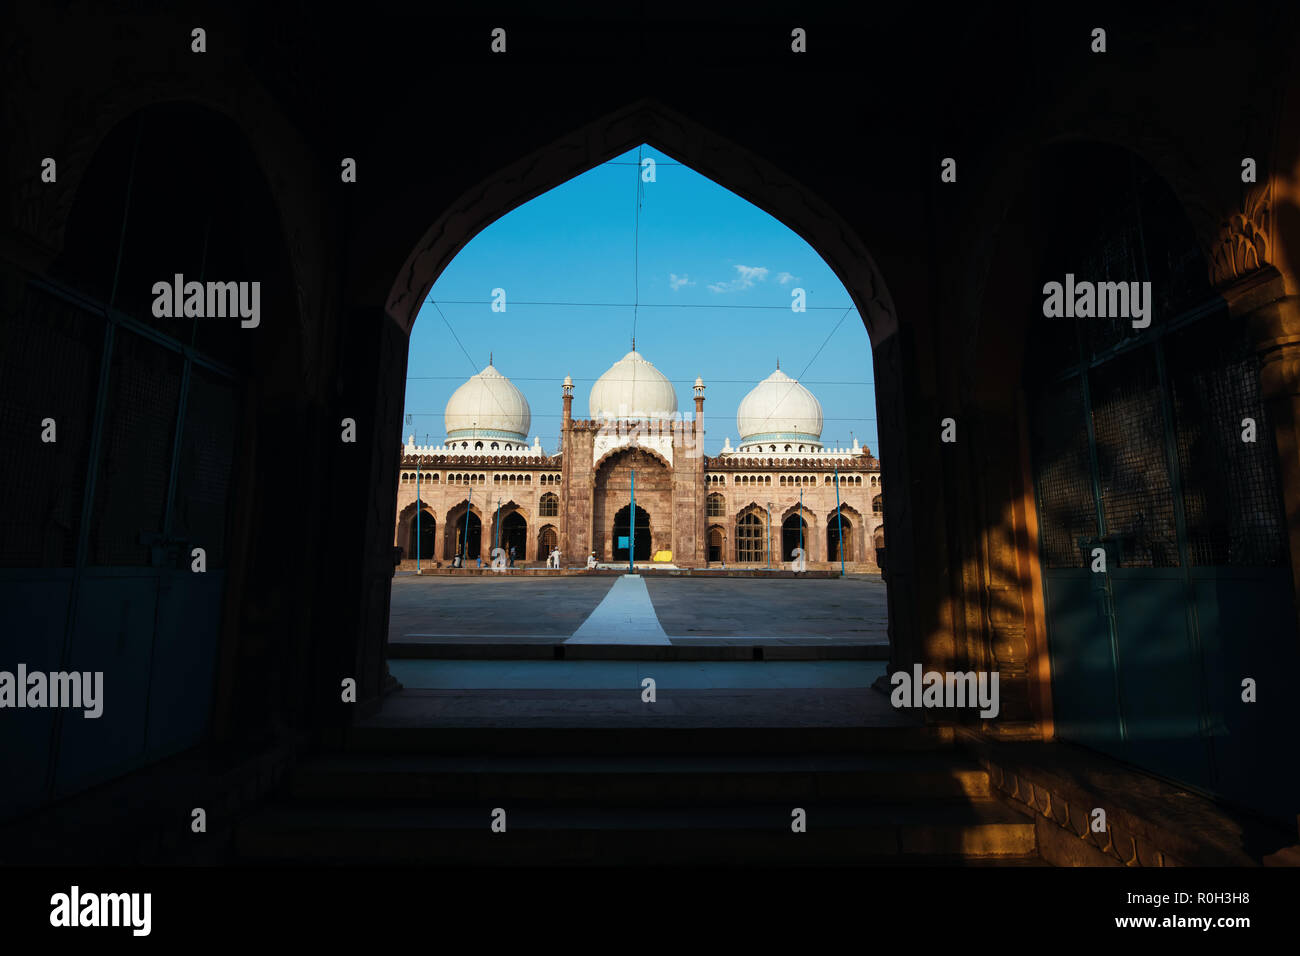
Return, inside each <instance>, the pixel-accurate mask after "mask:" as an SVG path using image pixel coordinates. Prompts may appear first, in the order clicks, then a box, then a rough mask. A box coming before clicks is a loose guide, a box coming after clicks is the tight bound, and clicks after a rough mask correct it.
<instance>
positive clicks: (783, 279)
mask: <svg viewBox="0 0 1300 956" xmlns="http://www.w3.org/2000/svg"><path fill="white" fill-rule="evenodd" d="M776 281H777V282H779V283H781V285H786V284H787V283H790V282H798V281H799V277H798V276H793V275H791V274H790V273H788V272H778V273H777V274H776Z"/></svg>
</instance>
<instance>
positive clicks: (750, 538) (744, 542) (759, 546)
mask: <svg viewBox="0 0 1300 956" xmlns="http://www.w3.org/2000/svg"><path fill="white" fill-rule="evenodd" d="M764 553H765V552H764V548H763V523H762V522H761V521H759V519H758V516H757V515H752V514H749V515H745V516H744V517H742V518H741V519H740V520H739V521H737V522H736V560H737V561H762V560H763V555H764Z"/></svg>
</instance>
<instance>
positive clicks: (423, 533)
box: [406, 509, 438, 560]
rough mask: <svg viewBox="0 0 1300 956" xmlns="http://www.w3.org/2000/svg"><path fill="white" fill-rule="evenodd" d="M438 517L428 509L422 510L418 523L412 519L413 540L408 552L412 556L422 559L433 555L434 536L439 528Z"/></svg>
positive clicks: (427, 558)
mask: <svg viewBox="0 0 1300 956" xmlns="http://www.w3.org/2000/svg"><path fill="white" fill-rule="evenodd" d="M437 527H438V524H437V519H435V518H434V516H433V514H432V512H430V511H428V510H427V509H421V510H420V520H419V522H418V523H417V522H416V521H415V519H414V518H413V519H411V541H410V546H409V547H408V548H407V551H406V553H407V554H408V555H410V556H411V557H412V558H414V557H417V556H418V557H419V558H421V559H422V560H429V559H431V558H432V557H433V538H434V532H435V531H436V530H437Z"/></svg>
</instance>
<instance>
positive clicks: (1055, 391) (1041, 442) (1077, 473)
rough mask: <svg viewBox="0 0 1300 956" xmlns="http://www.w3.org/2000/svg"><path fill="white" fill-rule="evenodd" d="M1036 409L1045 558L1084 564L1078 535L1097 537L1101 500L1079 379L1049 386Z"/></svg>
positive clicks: (1056, 563)
mask: <svg viewBox="0 0 1300 956" xmlns="http://www.w3.org/2000/svg"><path fill="white" fill-rule="evenodd" d="M1033 410H1034V429H1033V432H1034V434H1033V441H1034V461H1035V464H1036V466H1037V468H1036V471H1037V475H1038V501H1039V505H1040V507H1041V535H1042V544H1043V556H1044V560H1045V561H1046V563H1047V566H1048V567H1049V568H1081V567H1083V566H1084V560H1083V553H1082V551H1081V550H1080V548H1079V546H1078V539H1079V538H1085V539H1092V538H1095V537H1096V535H1097V506H1096V501H1095V499H1094V497H1093V492H1092V464H1091V459H1090V455H1089V453H1088V423H1087V420H1086V418H1085V417H1084V416H1085V413H1084V407H1083V389H1082V386H1081V383H1080V380H1079V379H1078V378H1077V377H1076V378H1071V379H1068V380H1067V381H1065V382H1061V383H1059V384H1056V385H1053V386H1051V387H1050V388H1049V389H1047V390H1046V391H1045V392H1044V393H1043V394H1042V395H1040V396H1038V398H1037V399H1036V400H1035V401H1034V402H1033Z"/></svg>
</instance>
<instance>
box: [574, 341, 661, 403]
mask: <svg viewBox="0 0 1300 956" xmlns="http://www.w3.org/2000/svg"><path fill="white" fill-rule="evenodd" d="M587 407H588V408H589V409H590V411H591V417H592V418H597V419H599V418H624V419H647V418H672V417H673V416H674V415H676V414H677V390H676V389H674V388H673V383H672V382H670V381H668V379H667V377H666V376H665V375H664V374H663V372H661V371H659V369H657V368H655V367H654V366H653V365H651V364H650V363H649V362H647V361H646V360H645V359H644V358H642V357H641V353H640V352H637V351H631V352H628V353H627V354H626V355H624V356H623V357H622V358H621V359H619V360H618V361H617V362H615V363H614V364H613V365H611V366H610V367H609V371H607V372H606V373H605V374H604V375H602V376H601V377H600V378H598V379H596V381H595V383H594V384H593V385H592V386H591V398H590V400H589V401H588V403H587Z"/></svg>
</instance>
